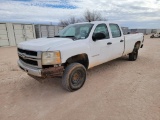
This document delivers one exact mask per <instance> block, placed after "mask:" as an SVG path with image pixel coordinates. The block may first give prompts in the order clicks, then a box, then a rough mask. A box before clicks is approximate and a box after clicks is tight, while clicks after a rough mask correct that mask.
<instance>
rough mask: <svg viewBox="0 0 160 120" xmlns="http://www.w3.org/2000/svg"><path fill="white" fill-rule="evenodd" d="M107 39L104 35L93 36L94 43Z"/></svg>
mask: <svg viewBox="0 0 160 120" xmlns="http://www.w3.org/2000/svg"><path fill="white" fill-rule="evenodd" d="M105 38H106V36H105V34H104V33H96V34H95V35H93V36H92V39H93V41H97V40H102V39H105Z"/></svg>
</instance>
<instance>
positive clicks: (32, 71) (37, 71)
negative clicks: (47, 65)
mask: <svg viewBox="0 0 160 120" xmlns="http://www.w3.org/2000/svg"><path fill="white" fill-rule="evenodd" d="M18 65H19V67H20V68H21V69H22V70H24V71H25V72H26V73H28V74H30V75H33V76H37V77H42V69H38V68H33V67H29V66H27V65H25V64H23V63H22V62H21V61H20V60H18Z"/></svg>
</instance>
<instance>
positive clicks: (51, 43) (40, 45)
mask: <svg viewBox="0 0 160 120" xmlns="http://www.w3.org/2000/svg"><path fill="white" fill-rule="evenodd" d="M73 42H74V41H73V40H72V39H70V38H39V39H34V40H29V41H25V42H21V43H19V44H18V48H21V49H26V50H33V51H48V50H49V49H50V48H57V47H58V46H62V45H66V44H69V43H73Z"/></svg>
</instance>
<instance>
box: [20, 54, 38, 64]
mask: <svg viewBox="0 0 160 120" xmlns="http://www.w3.org/2000/svg"><path fill="white" fill-rule="evenodd" d="M19 59H20V60H22V61H23V62H24V63H27V64H30V65H34V66H38V62H37V61H34V60H29V59H24V58H22V57H21V56H19Z"/></svg>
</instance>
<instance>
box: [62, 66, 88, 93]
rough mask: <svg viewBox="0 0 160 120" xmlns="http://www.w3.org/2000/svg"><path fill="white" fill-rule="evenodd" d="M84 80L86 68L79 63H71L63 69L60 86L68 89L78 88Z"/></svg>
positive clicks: (74, 89)
mask: <svg viewBox="0 0 160 120" xmlns="http://www.w3.org/2000/svg"><path fill="white" fill-rule="evenodd" d="M85 80H86V68H85V67H84V66H83V65H82V64H79V63H72V64H70V65H69V66H67V68H66V69H65V71H64V74H63V77H62V86H63V87H64V88H65V89H66V90H68V91H76V90H78V89H80V88H81V87H82V86H83V84H84V83H85Z"/></svg>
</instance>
